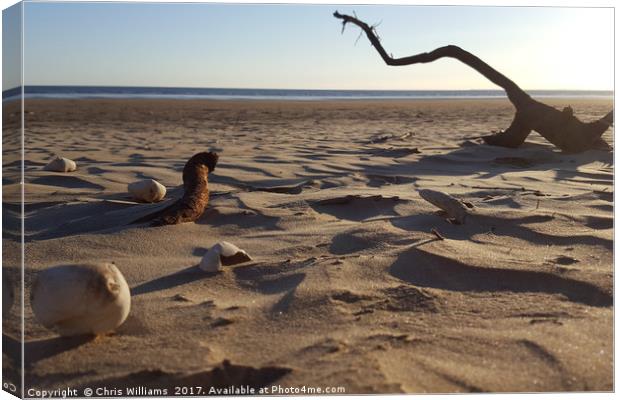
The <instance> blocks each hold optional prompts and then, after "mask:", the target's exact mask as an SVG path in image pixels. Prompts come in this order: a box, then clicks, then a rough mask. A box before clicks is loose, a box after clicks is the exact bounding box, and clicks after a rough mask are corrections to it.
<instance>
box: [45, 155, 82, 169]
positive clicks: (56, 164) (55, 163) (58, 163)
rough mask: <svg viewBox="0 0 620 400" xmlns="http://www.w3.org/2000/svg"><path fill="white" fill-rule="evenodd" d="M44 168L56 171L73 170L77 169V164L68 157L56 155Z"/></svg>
mask: <svg viewBox="0 0 620 400" xmlns="http://www.w3.org/2000/svg"><path fill="white" fill-rule="evenodd" d="M43 169H44V170H46V171H54V172H72V171H75V170H76V169H77V165H76V164H75V161H73V160H69V159H68V158H64V157H56V158H55V159H53V160H52V161H50V163H49V164H47V165H46V166H45V167H44V168H43Z"/></svg>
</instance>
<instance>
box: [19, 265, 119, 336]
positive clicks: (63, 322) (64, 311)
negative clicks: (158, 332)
mask: <svg viewBox="0 0 620 400" xmlns="http://www.w3.org/2000/svg"><path fill="white" fill-rule="evenodd" d="M30 303H31V305H32V311H33V312H34V315H35V317H36V319H37V320H38V321H39V322H40V323H41V324H42V325H43V326H45V327H46V328H49V329H51V330H54V331H56V332H58V333H59V334H60V335H61V336H71V335H81V334H100V333H107V332H111V331H113V330H114V329H116V328H118V327H119V326H120V325H121V324H122V323H123V322H124V321H125V319H126V318H127V316H128V315H129V309H130V307H131V295H130V293H129V286H127V282H126V281H125V278H124V277H123V275H122V274H121V272H120V271H119V270H118V268H117V267H116V265H114V264H109V263H101V264H81V265H61V266H57V267H52V268H48V269H46V270H43V271H41V272H39V274H38V275H37V278H36V280H35V282H34V284H33V286H32V292H31V295H30Z"/></svg>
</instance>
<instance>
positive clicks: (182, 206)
mask: <svg viewBox="0 0 620 400" xmlns="http://www.w3.org/2000/svg"><path fill="white" fill-rule="evenodd" d="M218 158H219V157H218V155H217V153H212V152H209V153H207V152H203V153H198V154H195V155H194V156H192V158H190V159H189V160H188V161H187V163H186V164H185V167H184V168H183V189H184V193H183V197H181V198H180V199H178V200H177V201H175V202H174V203H173V204H171V205H170V206H168V207H166V208H164V209H163V210H159V211H157V212H155V213H152V214H149V215H146V216H144V217H141V218H139V219H138V220H136V221H134V222H133V223H144V222H148V221H151V226H161V225H175V224H181V223H184V222H192V221H195V220H197V219H198V218H200V216H201V215H202V214H203V213H204V210H205V208H206V207H207V204H208V203H209V180H208V175H209V173H210V172H212V171H213V170H214V169H215V166H216V164H217V161H218Z"/></svg>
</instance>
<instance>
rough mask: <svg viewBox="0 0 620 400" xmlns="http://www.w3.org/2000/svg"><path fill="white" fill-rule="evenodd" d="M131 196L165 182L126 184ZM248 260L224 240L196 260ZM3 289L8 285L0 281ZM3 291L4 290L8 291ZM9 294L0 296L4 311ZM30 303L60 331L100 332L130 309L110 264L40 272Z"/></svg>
mask: <svg viewBox="0 0 620 400" xmlns="http://www.w3.org/2000/svg"><path fill="white" fill-rule="evenodd" d="M44 169H45V170H46V171H53V172H63V173H66V172H73V171H75V170H76V169H77V165H76V163H75V161H73V160H70V159H68V158H63V157H57V158H55V159H54V160H52V161H51V162H50V163H49V164H47V165H46V166H45V168H44ZM127 190H128V192H129V194H130V195H131V196H132V198H133V199H134V200H136V201H139V202H145V203H154V202H158V201H161V200H162V199H164V197H165V196H166V187H165V186H163V185H162V184H160V183H159V182H157V181H156V180H153V179H145V180H141V181H137V182H133V183H130V184H129V185H128V187H127ZM250 260H252V258H251V257H250V256H249V255H248V253H247V252H245V251H244V250H242V249H240V248H238V247H237V246H235V245H234V244H232V243H229V242H224V241H222V242H219V243H216V244H215V245H214V246H212V247H211V248H210V249H208V251H207V252H206V254H205V255H204V257H203V258H202V260H201V261H200V264H199V267H200V269H202V270H204V271H206V272H210V273H214V272H217V271H219V270H220V269H221V268H222V265H235V264H239V263H244V262H247V261H250ZM3 286H5V287H4V289H7V288H8V286H10V285H8V286H7V285H5V281H3ZM9 289H11V290H4V295H5V296H8V294H10V293H13V290H12V288H9ZM11 300H12V299H9V298H6V297H4V298H3V312H4V314H5V315H6V313H7V312H8V310H9V309H10V307H11V305H12V303H13V302H12V301H11ZM30 304H31V307H32V311H33V313H34V316H35V318H36V319H37V321H39V323H41V324H42V325H43V326H45V327H46V328H48V329H50V330H52V331H55V332H56V333H58V334H59V335H61V336H73V335H83V334H94V335H99V334H105V333H109V332H113V331H114V330H116V329H117V328H118V327H119V326H121V325H122V324H123V322H125V320H126V319H127V316H128V315H129V311H130V309H131V292H130V290H129V286H128V285H127V281H126V280H125V277H124V276H123V274H122V273H121V271H120V270H119V269H118V267H117V266H116V265H115V264H114V263H94V264H73V265H59V266H55V267H51V268H48V269H45V270H42V271H40V272H39V273H38V274H37V276H36V278H35V280H34V283H33V285H32V288H31V292H30Z"/></svg>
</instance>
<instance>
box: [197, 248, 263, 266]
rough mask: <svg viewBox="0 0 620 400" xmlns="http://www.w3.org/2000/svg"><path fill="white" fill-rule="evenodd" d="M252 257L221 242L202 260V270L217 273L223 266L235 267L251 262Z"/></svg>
mask: <svg viewBox="0 0 620 400" xmlns="http://www.w3.org/2000/svg"><path fill="white" fill-rule="evenodd" d="M251 260H252V257H250V256H249V255H248V253H246V252H245V250H242V249H240V248H238V247H237V246H235V245H234V244H232V243H229V242H223V241H222V242H219V243H217V244H216V245H215V246H213V247H211V248H210V249H209V251H207V254H205V255H204V257H202V260H200V269H202V270H203V271H207V272H216V271H219V269H220V268H221V267H222V264H223V265H235V264H241V263H244V262H246V261H251Z"/></svg>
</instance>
